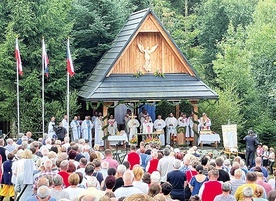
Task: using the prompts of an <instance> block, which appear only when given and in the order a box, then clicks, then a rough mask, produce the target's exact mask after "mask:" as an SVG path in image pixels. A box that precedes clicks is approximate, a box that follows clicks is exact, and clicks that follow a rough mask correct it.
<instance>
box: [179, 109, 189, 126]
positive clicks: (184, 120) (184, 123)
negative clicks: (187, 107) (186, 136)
mask: <svg viewBox="0 0 276 201" xmlns="http://www.w3.org/2000/svg"><path fill="white" fill-rule="evenodd" d="M187 125H188V118H187V116H186V114H184V113H183V112H181V114H180V117H179V118H178V126H179V127H184V128H186V126H187Z"/></svg>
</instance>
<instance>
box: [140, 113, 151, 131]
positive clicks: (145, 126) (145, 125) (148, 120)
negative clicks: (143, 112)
mask: <svg viewBox="0 0 276 201" xmlns="http://www.w3.org/2000/svg"><path fill="white" fill-rule="evenodd" d="M142 123H143V134H151V133H153V123H152V120H151V118H150V116H146V117H145V120H144V121H143V122H142Z"/></svg>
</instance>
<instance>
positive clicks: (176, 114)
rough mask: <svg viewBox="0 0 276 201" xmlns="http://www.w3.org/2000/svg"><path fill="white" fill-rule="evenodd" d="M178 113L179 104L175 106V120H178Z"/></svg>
mask: <svg viewBox="0 0 276 201" xmlns="http://www.w3.org/2000/svg"><path fill="white" fill-rule="evenodd" d="M179 113H180V104H177V105H176V106H175V118H177V119H178V118H179Z"/></svg>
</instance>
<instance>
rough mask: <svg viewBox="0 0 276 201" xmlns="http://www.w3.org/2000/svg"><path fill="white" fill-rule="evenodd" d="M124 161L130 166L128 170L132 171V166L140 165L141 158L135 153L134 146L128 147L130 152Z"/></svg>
mask: <svg viewBox="0 0 276 201" xmlns="http://www.w3.org/2000/svg"><path fill="white" fill-rule="evenodd" d="M125 161H128V162H129V164H130V169H131V170H132V168H133V166H134V165H141V157H140V155H139V154H137V153H136V146H135V145H131V146H130V152H129V153H128V154H127V155H126V158H125Z"/></svg>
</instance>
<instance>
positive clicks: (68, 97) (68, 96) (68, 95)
mask: <svg viewBox="0 0 276 201" xmlns="http://www.w3.org/2000/svg"><path fill="white" fill-rule="evenodd" d="M69 109H70V89H69V72H67V121H68V124H67V128H66V129H67V131H68V136H70V135H69V120H70V118H69Z"/></svg>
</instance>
